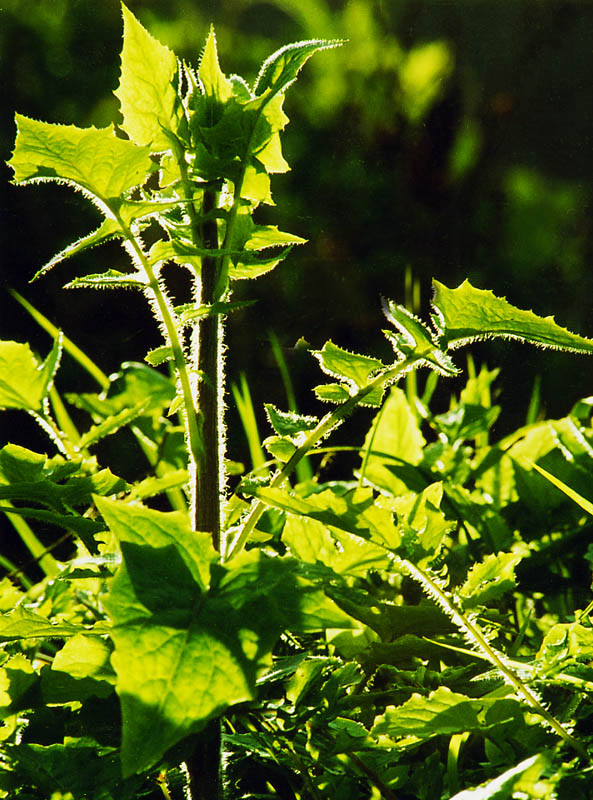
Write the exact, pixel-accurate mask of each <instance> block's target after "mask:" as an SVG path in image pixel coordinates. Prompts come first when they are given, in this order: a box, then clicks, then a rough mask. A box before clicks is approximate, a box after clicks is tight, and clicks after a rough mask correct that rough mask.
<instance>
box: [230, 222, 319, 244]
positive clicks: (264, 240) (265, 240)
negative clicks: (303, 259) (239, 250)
mask: <svg viewBox="0 0 593 800" xmlns="http://www.w3.org/2000/svg"><path fill="white" fill-rule="evenodd" d="M306 242H307V239H303V238H302V237H301V236H295V235H294V234H293V233H284V232H283V231H279V230H278V226H277V225H256V226H255V227H254V229H253V232H252V234H251V236H250V237H249V239H248V240H247V241H246V242H245V249H246V250H263V249H264V248H266V247H278V246H282V245H292V244H305V243H306Z"/></svg>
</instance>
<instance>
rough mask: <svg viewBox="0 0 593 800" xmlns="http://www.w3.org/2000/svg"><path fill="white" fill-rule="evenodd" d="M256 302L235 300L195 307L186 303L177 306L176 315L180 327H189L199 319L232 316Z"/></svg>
mask: <svg viewBox="0 0 593 800" xmlns="http://www.w3.org/2000/svg"><path fill="white" fill-rule="evenodd" d="M256 302H257V301H256V300H233V301H229V302H223V301H220V302H215V303H211V304H206V305H201V306H197V305H194V304H193V303H186V304H185V305H183V306H177V307H176V308H175V313H176V314H178V315H179V325H189V324H190V323H191V322H194V321H195V320H198V319H204V318H205V317H214V316H217V315H220V314H230V313H232V312H233V311H239V310H240V309H242V308H248V307H249V306H252V305H254V303H256Z"/></svg>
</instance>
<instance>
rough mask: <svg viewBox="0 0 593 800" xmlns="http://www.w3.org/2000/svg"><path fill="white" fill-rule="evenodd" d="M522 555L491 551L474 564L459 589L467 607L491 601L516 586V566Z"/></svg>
mask: <svg viewBox="0 0 593 800" xmlns="http://www.w3.org/2000/svg"><path fill="white" fill-rule="evenodd" d="M521 559H522V556H521V555H518V554H517V553H491V554H490V555H488V556H486V558H485V559H484V560H483V561H481V562H480V563H478V564H474V565H473V567H472V568H471V570H470V571H469V574H468V576H467V579H466V581H465V583H464V584H463V586H462V587H461V588H460V589H459V590H458V593H459V595H460V596H461V597H462V599H463V605H464V607H465V608H472V607H473V606H476V605H485V604H486V603H490V602H491V601H492V600H494V599H495V598H497V597H499V596H500V595H501V594H504V593H505V592H508V591H510V590H512V589H513V588H514V586H515V567H516V566H517V564H518V563H519V561H521Z"/></svg>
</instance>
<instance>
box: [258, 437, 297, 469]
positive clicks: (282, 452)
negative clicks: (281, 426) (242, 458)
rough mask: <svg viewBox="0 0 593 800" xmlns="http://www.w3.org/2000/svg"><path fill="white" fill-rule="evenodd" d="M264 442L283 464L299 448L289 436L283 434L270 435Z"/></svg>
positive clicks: (268, 449) (267, 448)
mask: <svg viewBox="0 0 593 800" xmlns="http://www.w3.org/2000/svg"><path fill="white" fill-rule="evenodd" d="M262 444H263V446H264V447H265V448H266V450H267V451H268V452H269V453H270V454H271V455H272V456H274V458H277V459H278V461H281V462H282V463H283V464H286V462H287V461H288V460H289V459H290V458H291V457H292V456H293V455H294V453H295V451H296V449H297V446H296V445H295V444H294V442H292V441H291V440H290V438H289V437H283V436H268V437H266V438H265V439H264V440H263V442H262Z"/></svg>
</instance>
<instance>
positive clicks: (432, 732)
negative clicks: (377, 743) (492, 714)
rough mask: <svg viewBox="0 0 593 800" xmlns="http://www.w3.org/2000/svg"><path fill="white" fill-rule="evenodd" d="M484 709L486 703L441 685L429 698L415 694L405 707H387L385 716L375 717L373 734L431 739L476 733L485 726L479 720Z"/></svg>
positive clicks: (397, 737) (398, 737) (395, 737)
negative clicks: (479, 714) (463, 733)
mask: <svg viewBox="0 0 593 800" xmlns="http://www.w3.org/2000/svg"><path fill="white" fill-rule="evenodd" d="M482 707H483V701H481V700H474V699H472V698H470V697H466V696H465V695H463V694H459V693H457V692H452V691H451V690H450V689H447V688H446V687H445V686H440V687H439V688H438V689H437V690H436V691H434V692H431V693H430V694H429V695H428V697H424V696H422V695H420V694H416V693H414V694H413V695H412V697H411V698H410V699H409V700H408V701H407V702H405V703H404V704H403V705H401V706H397V707H396V706H388V707H387V708H386V709H385V713H384V714H381V715H380V716H378V717H376V718H375V723H374V725H373V728H372V730H371V734H372V735H373V736H389V737H390V738H394V739H400V738H402V737H408V736H413V737H415V738H418V739H432V738H433V737H434V736H438V735H440V734H444V735H446V736H451V735H452V734H455V733H462V732H463V731H475V730H479V729H480V728H481V727H483V723H481V722H480V720H479V718H478V712H479V711H480V710H481V709H482Z"/></svg>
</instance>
